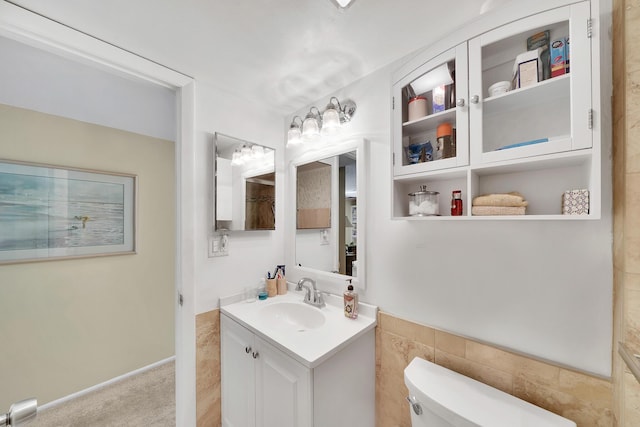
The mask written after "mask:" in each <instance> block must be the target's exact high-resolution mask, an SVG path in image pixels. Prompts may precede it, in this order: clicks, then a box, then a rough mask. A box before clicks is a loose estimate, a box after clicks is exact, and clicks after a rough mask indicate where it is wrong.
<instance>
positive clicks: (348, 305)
mask: <svg viewBox="0 0 640 427" xmlns="http://www.w3.org/2000/svg"><path fill="white" fill-rule="evenodd" d="M347 283H349V285H348V286H347V290H346V291H345V292H344V315H345V317H348V318H350V319H356V318H357V317H358V294H357V292H355V291H354V290H353V285H352V284H351V280H347Z"/></svg>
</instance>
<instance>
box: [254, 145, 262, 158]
mask: <svg viewBox="0 0 640 427" xmlns="http://www.w3.org/2000/svg"><path fill="white" fill-rule="evenodd" d="M251 155H252V157H253V158H254V159H259V158H261V157H262V156H264V147H263V146H262V145H254V146H253V147H251Z"/></svg>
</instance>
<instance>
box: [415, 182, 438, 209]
mask: <svg viewBox="0 0 640 427" xmlns="http://www.w3.org/2000/svg"><path fill="white" fill-rule="evenodd" d="M439 194H440V193H438V192H437V191H428V190H427V186H426V185H421V186H420V191H416V192H415V193H409V215H411V216H432V215H439V213H440V207H439V203H438V195H439Z"/></svg>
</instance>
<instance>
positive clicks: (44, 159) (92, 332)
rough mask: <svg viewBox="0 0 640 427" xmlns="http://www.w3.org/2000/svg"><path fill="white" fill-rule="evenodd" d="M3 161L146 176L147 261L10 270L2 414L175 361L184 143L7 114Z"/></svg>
mask: <svg viewBox="0 0 640 427" xmlns="http://www.w3.org/2000/svg"><path fill="white" fill-rule="evenodd" d="M0 158H3V159H11V160H21V161H29V162H37V163H46V164H52V165H59V166H68V167H79V168H88V169H96V170H102V171H108V172H121V173H128V174H135V175H137V176H138V205H137V208H138V223H137V226H138V233H137V239H138V241H137V243H138V244H137V254H135V255H119V256H108V257H94V258H84V259H69V260H60V261H48V262H34V263H26V264H12V265H3V266H0V341H2V343H3V344H2V346H3V348H2V357H0V372H1V373H2V387H0V408H5V409H8V407H9V405H10V403H11V402H14V401H17V400H20V399H23V398H27V397H31V396H36V397H37V398H38V403H39V404H44V403H47V402H49V401H52V400H55V399H58V398H61V397H64V396H66V395H68V394H70V393H74V392H77V391H80V390H82V389H85V388H87V387H90V386H93V385H95V384H98V383H100V382H103V381H106V380H109V379H111V378H113V377H115V376H118V375H122V374H125V373H127V372H130V371H132V370H135V369H137V368H140V367H143V366H146V365H148V364H151V363H153V362H156V361H158V360H161V359H164V358H167V357H171V356H172V355H174V354H175V351H174V304H173V295H174V265H175V260H174V252H175V244H176V242H175V232H174V230H175V185H174V181H175V171H174V143H173V142H171V141H166V140H160V139H155V138H150V137H145V136H141V135H137V134H132V133H128V132H124V131H119V130H115V129H111V128H106V127H102V126H97V125H91V124H87V123H83V122H78V121H75V120H70V119H65V118H61V117H56V116H51V115H46V114H41V113H37V112H34V111H29V110H24V109H19V108H14V107H9V106H5V105H0Z"/></svg>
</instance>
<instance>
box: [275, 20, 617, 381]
mask: <svg viewBox="0 0 640 427" xmlns="http://www.w3.org/2000/svg"><path fill="white" fill-rule="evenodd" d="M605 28H606V27H605ZM602 33H603V37H606V31H602ZM609 61H610V58H609ZM397 67H399V63H398V64H394V65H393V66H390V67H387V68H385V69H382V70H379V71H377V72H375V73H373V74H371V75H369V76H367V77H365V78H363V79H362V80H360V81H358V82H356V83H354V84H352V85H350V86H348V87H346V88H344V89H342V90H340V91H339V92H337V93H334V94H331V95H334V96H337V97H338V98H339V99H340V100H342V99H347V98H350V99H353V100H354V101H355V102H356V103H357V105H358V109H357V112H356V114H355V116H354V118H353V120H352V122H351V123H350V124H349V125H348V126H347V128H346V134H345V135H344V137H345V138H347V137H362V138H366V139H367V140H368V141H369V144H370V164H369V165H368V167H369V172H368V177H369V179H368V186H369V187H368V188H369V192H368V195H367V196H368V201H367V214H368V228H367V230H366V231H365V230H359V231H360V232H366V233H367V239H368V240H367V258H366V261H367V267H366V268H367V271H366V276H367V283H366V291H364V292H362V293H361V299H362V300H363V301H366V302H369V303H372V304H376V305H378V306H379V307H380V309H381V310H384V311H386V312H388V313H391V314H394V315H397V316H400V317H403V318H407V319H410V320H413V321H416V322H419V323H423V324H425V325H428V326H432V327H436V328H439V329H443V330H446V331H451V332H453V333H456V334H459V335H463V336H467V337H471V338H475V339H479V340H483V341H487V342H489V343H492V344H495V345H498V346H503V347H506V348H509V349H512V350H515V351H518V352H522V353H525V354H529V355H532V356H534V357H538V358H542V359H548V360H551V361H555V362H557V363H560V364H565V365H568V366H572V367H575V368H578V369H581V370H585V371H588V372H592V373H596V374H599V375H603V376H609V375H610V369H611V334H612V329H611V328H612V325H611V324H612V253H611V242H612V231H611V230H612V218H611V195H612V190H611V165H610V158H609V156H608V155H607V154H608V153H609V152H610V144H611V142H610V137H609V136H608V135H609V132H607V124H606V123H603V127H604V130H603V135H604V138H603V153H604V154H603V157H604V159H603V174H602V175H603V176H602V190H603V191H602V192H603V194H602V196H603V197H602V200H603V203H602V219H601V220H598V221H542V220H541V221H500V220H495V221H460V222H459V221H456V222H453V221H424V222H418V221H403V220H398V221H392V220H391V219H390V217H391V207H390V204H391V177H392V170H391V157H390V156H391V148H390V146H391V129H390V124H391V121H390V117H391V96H390V94H391V73H392V71H394V70H395V68H397ZM604 69H607V66H606V65H605V67H604ZM608 72H609V73H610V67H609V71H608ZM604 80H605V85H604V87H603V95H602V99H605V100H608V99H609V95H610V86H607V84H608V82H609V84H610V80H607V79H606V78H605V79H604ZM329 96H330V95H328V96H327V97H325V98H322V99H320V100H318V101H317V102H316V103H315V105H318V106H322V105H324V103H326V101H327V100H328V99H329ZM602 108H603V109H604V110H606V109H607V108H610V106H609V105H608V104H606V103H605V105H604V106H603V107H602ZM306 111H308V107H307V108H306V109H302V110H300V111H298V112H296V113H294V114H298V115H301V114H304V113H306ZM294 114H292V115H291V116H293V115H294ZM607 115H608V113H607V112H605V113H603V117H606V116H607ZM291 116H290V117H291ZM290 117H289V118H288V119H290ZM285 122H286V123H287V124H288V120H285ZM358 167H360V164H358ZM290 202H291V201H287V209H293V207H292V205H291V204H290ZM358 202H359V203H360V202H361V200H358ZM466 208H468V207H465V209H466ZM359 268H361V267H360V266H359Z"/></svg>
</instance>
